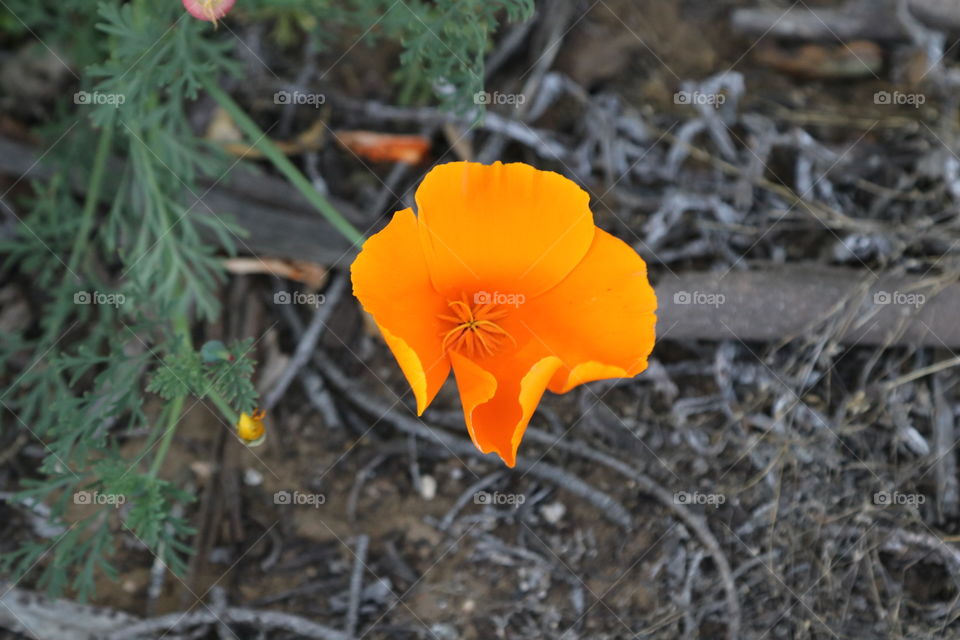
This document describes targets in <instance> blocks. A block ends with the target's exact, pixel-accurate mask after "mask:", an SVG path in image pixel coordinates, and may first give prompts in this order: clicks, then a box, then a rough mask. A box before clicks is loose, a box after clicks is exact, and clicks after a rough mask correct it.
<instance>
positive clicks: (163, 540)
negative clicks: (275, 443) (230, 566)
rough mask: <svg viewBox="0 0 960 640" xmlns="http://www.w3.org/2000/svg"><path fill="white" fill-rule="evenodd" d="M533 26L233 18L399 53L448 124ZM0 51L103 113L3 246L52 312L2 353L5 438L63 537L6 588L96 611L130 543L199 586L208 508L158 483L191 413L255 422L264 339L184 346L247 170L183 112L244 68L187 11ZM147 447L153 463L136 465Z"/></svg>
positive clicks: (74, 11) (96, 25) (390, 16)
mask: <svg viewBox="0 0 960 640" xmlns="http://www.w3.org/2000/svg"><path fill="white" fill-rule="evenodd" d="M532 8H533V7H532V0H493V1H486V0H435V1H429V2H428V1H425V0H401V1H400V2H395V1H394V0H352V1H347V2H343V1H340V0H246V1H245V0H241V1H240V2H238V4H237V6H236V7H235V8H234V11H235V12H236V15H235V16H234V14H231V19H234V18H235V17H236V18H237V19H240V20H250V21H252V20H261V21H265V22H266V23H267V24H268V25H269V27H270V29H271V30H272V31H271V33H272V34H273V36H274V38H275V41H276V43H278V44H279V45H280V46H288V45H292V44H295V43H296V42H298V40H299V39H300V38H302V37H303V36H305V35H308V34H309V35H311V36H313V37H315V38H316V39H317V40H318V41H319V42H320V44H321V46H326V47H334V46H337V45H338V44H343V46H349V45H350V44H352V41H353V40H354V39H360V40H361V41H362V42H363V43H364V44H365V45H370V46H373V45H374V44H375V43H377V42H379V41H381V40H383V39H387V40H390V41H395V42H398V43H400V46H401V47H402V48H403V51H404V53H403V54H402V57H401V62H402V65H401V69H400V71H399V72H398V76H397V77H398V79H399V82H398V97H397V99H398V100H404V99H407V100H410V99H412V98H413V97H414V96H424V95H429V94H430V93H431V92H432V93H433V94H434V95H436V96H437V98H438V100H439V102H440V103H441V104H443V105H444V106H445V107H446V108H448V109H453V110H457V111H461V112H465V113H466V112H472V113H477V112H478V109H477V106H476V105H475V104H474V100H473V96H474V94H475V93H476V92H477V91H480V90H481V89H482V78H483V58H484V53H485V52H486V50H487V48H488V46H489V42H490V36H491V34H492V33H493V32H494V30H495V28H496V25H497V21H498V20H499V19H501V18H508V19H513V20H516V19H520V18H523V17H525V16H529V15H530V13H531V12H532ZM0 33H2V34H3V36H4V38H5V41H8V42H11V43H16V42H18V41H20V42H31V41H33V40H34V39H35V38H37V37H39V38H41V39H42V41H43V44H44V46H46V47H49V48H50V49H51V50H52V51H54V52H56V55H58V56H59V57H61V58H62V59H64V60H66V61H69V63H70V66H71V70H72V71H75V72H76V73H78V74H79V75H80V78H79V81H78V84H77V86H75V87H72V88H71V92H70V94H71V95H70V97H73V96H72V94H73V91H78V92H83V93H81V94H79V95H81V96H82V95H83V94H86V95H88V96H91V95H92V96H100V97H102V98H104V99H103V100H99V99H98V100H92V101H91V103H88V104H82V103H81V104H77V105H74V104H68V103H70V102H72V101H70V100H69V99H68V100H65V101H64V104H62V105H59V106H58V113H59V114H60V115H59V118H58V119H56V120H54V121H52V122H49V123H45V124H44V125H43V126H42V127H40V128H39V130H38V131H37V133H38V134H39V135H40V136H41V137H42V138H43V139H44V140H45V145H44V148H45V149H48V151H47V152H46V153H45V155H44V164H45V165H46V166H48V167H50V168H52V169H53V171H52V172H51V175H52V177H50V178H48V179H44V180H35V181H33V183H32V194H31V195H30V196H29V198H25V199H21V200H20V201H19V202H17V207H18V211H21V212H23V214H22V216H21V217H22V219H23V224H22V225H20V226H19V228H18V229H17V232H16V235H15V236H14V237H13V238H9V239H0V256H2V260H0V268H3V269H5V270H9V269H17V270H19V271H20V273H22V274H30V279H31V285H32V287H33V293H34V294H35V298H36V299H38V300H39V301H40V304H41V309H42V313H41V315H40V320H39V326H38V327H30V328H28V329H26V330H25V331H23V332H21V333H16V334H13V335H9V336H8V335H5V336H3V340H0V379H3V380H4V382H5V386H6V385H8V386H7V388H6V389H5V390H4V392H3V395H2V401H3V407H2V408H3V410H2V411H0V428H2V429H4V430H6V431H11V430H27V429H29V433H30V435H31V437H32V438H35V439H37V440H39V441H40V442H41V443H42V444H43V446H44V448H45V451H46V457H45V458H44V459H43V461H42V463H41V464H40V467H39V469H37V470H36V474H35V475H34V476H33V477H29V478H24V479H22V481H21V487H20V492H19V493H18V494H17V497H16V498H14V501H16V502H19V504H20V507H21V508H22V509H23V510H31V509H33V508H34V507H35V506H37V505H39V504H40V503H42V504H43V505H45V508H46V509H49V514H48V520H49V523H50V525H51V526H53V527H59V533H58V534H57V535H55V536H53V537H52V538H50V539H35V540H34V539H30V540H27V541H26V542H25V543H24V544H22V545H21V546H20V547H18V548H17V549H16V550H15V551H13V552H11V553H8V554H6V555H3V556H2V557H0V571H3V572H6V573H9V574H11V577H13V578H15V579H19V578H20V577H21V576H22V575H24V574H26V573H27V572H30V571H35V572H36V573H37V574H38V577H37V580H38V583H39V585H40V586H41V587H46V588H48V589H49V590H50V591H51V592H52V593H54V594H58V593H60V592H62V591H63V590H65V589H74V590H75V591H76V592H77V594H78V595H79V597H81V598H85V597H87V596H88V595H90V594H91V593H92V592H93V588H94V583H95V579H96V577H97V575H98V574H100V573H105V574H106V575H108V576H115V575H116V569H115V567H114V562H115V558H114V554H115V551H116V549H117V548H118V547H119V546H120V545H118V544H117V542H116V536H117V535H124V536H133V537H135V538H136V539H137V540H138V541H139V542H140V543H141V544H142V545H144V546H145V547H146V549H148V550H149V551H150V553H152V554H154V555H156V556H158V557H159V558H160V559H161V560H162V561H163V562H164V563H165V564H166V565H167V566H169V567H171V568H172V569H173V570H174V571H178V572H179V571H183V570H184V568H185V560H184V559H185V557H186V556H187V555H188V554H189V553H190V547H189V541H190V538H191V536H192V535H193V531H192V530H191V529H190V527H189V526H188V524H187V520H186V519H185V518H184V516H183V515H182V514H183V513H184V512H185V509H186V508H187V506H188V505H189V504H190V503H191V502H192V500H193V498H192V496H191V495H190V494H189V493H187V492H185V491H183V490H182V489H181V488H178V487H177V486H176V485H174V484H173V483H171V482H169V481H168V480H165V479H162V478H160V477H159V475H158V472H159V469H160V468H161V465H162V462H163V460H164V457H165V456H166V455H167V453H168V451H169V450H170V443H171V441H172V439H173V438H174V437H175V434H176V428H177V423H178V420H179V418H180V416H181V413H182V409H183V406H184V401H185V399H186V398H188V397H194V398H209V399H210V400H211V401H213V403H214V404H215V405H216V406H217V407H218V408H220V409H221V411H222V412H223V413H224V418H225V419H230V420H232V419H233V416H234V415H235V414H239V413H240V412H246V413H252V412H253V410H254V408H255V406H256V402H257V394H256V391H255V389H254V387H253V385H252V383H251V377H252V375H253V372H254V362H253V361H252V360H251V358H250V357H249V356H250V351H251V350H252V347H253V339H252V338H248V339H246V340H241V341H238V342H236V343H233V344H230V345H223V344H213V345H204V346H203V347H201V349H200V350H197V349H196V348H195V347H194V346H193V345H192V344H191V341H190V339H189V331H188V327H189V323H190V322H191V321H192V320H195V319H207V320H215V319H216V318H218V317H219V315H220V313H221V309H220V307H219V304H218V302H217V300H218V298H217V295H216V292H217V287H218V284H219V282H220V280H221V279H222V269H221V267H220V264H219V261H218V260H217V258H216V256H215V251H216V248H217V247H223V248H225V249H226V250H227V251H228V252H233V251H234V249H235V247H236V245H237V243H238V242H239V241H240V240H242V232H241V230H240V229H239V228H237V227H236V226H235V225H233V223H232V222H231V221H230V220H229V219H225V218H223V217H222V216H217V215H214V213H213V212H212V211H209V210H208V209H207V208H206V206H205V205H204V204H203V203H202V201H201V195H202V194H203V193H204V190H203V189H202V188H201V186H200V184H201V182H202V181H204V180H207V181H213V180H216V179H218V178H219V177H220V176H222V175H223V174H224V173H225V172H226V171H227V170H228V169H229V168H230V166H231V163H232V160H230V159H229V158H227V157H226V156H225V154H223V153H222V152H220V151H218V150H216V149H214V148H212V147H211V146H210V145H208V144H207V143H206V142H204V141H203V140H200V139H198V138H197V137H196V136H195V134H194V131H193V127H192V125H191V122H190V120H189V118H188V109H189V108H190V107H191V105H192V104H194V101H195V100H196V99H197V97H198V96H199V95H200V93H201V91H202V87H203V86H204V85H205V83H210V82H216V81H218V80H220V79H222V78H225V77H229V76H231V75H232V76H237V75H238V74H239V73H240V70H241V67H240V63H239V62H238V60H237V58H236V54H237V41H236V37H235V36H234V35H233V34H232V33H231V32H230V31H229V30H226V29H219V30H214V29H213V28H212V27H211V25H210V24H209V23H205V22H201V21H198V20H195V19H193V18H191V17H189V16H188V15H187V14H186V13H185V12H184V11H183V8H182V6H181V3H180V2H178V1H177V0H165V1H163V2H158V1H156V0H102V1H100V2H93V1H92V0H6V2H5V3H3V9H2V10H0ZM344 41H346V42H345V43H344ZM78 185H84V186H85V189H84V192H85V194H86V195H85V196H84V197H78V196H77V193H78V191H79V190H78V189H77V186H78ZM24 363H26V364H24ZM157 405H159V406H160V408H159V410H158V409H157V408H156V406H157ZM148 406H149V407H150V409H149V410H147V407H148ZM134 434H135V435H136V438H135V439H134V440H133V441H134V442H138V443H142V446H141V447H140V449H139V451H131V448H130V447H128V446H127V447H124V452H125V453H123V454H121V452H120V450H119V446H118V445H119V443H120V442H121V441H123V440H125V439H128V438H129V437H130V436H132V435H134ZM144 434H146V437H142V436H143V435H144ZM97 496H105V497H107V498H106V501H105V502H104V501H99V500H98V499H97ZM110 496H113V497H114V498H113V499H112V502H111V499H110ZM117 496H122V504H118V501H119V498H117Z"/></svg>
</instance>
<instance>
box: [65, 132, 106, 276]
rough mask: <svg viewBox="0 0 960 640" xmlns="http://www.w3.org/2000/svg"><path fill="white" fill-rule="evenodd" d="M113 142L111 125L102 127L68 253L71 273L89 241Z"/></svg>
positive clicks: (68, 266)
mask: <svg viewBox="0 0 960 640" xmlns="http://www.w3.org/2000/svg"><path fill="white" fill-rule="evenodd" d="M112 142H113V123H112V122H110V123H107V124H106V125H104V127H103V130H102V131H101V132H100V140H99V142H98V143H97V154H96V156H94V158H93V170H92V171H91V172H90V184H89V186H88V187H87V199H86V200H85V201H84V203H83V214H82V216H81V218H80V230H79V231H78V232H77V235H76V237H75V238H74V240H73V248H72V249H71V251H70V263H69V264H68V265H67V268H68V269H69V270H70V271H71V272H73V270H74V269H76V268H77V263H78V262H79V261H80V259H81V257H82V254H83V252H84V250H85V249H86V247H87V242H88V241H89V240H90V229H91V227H93V218H94V214H95V213H96V210H97V203H98V202H99V201H100V189H101V187H103V174H104V172H105V170H106V167H107V159H108V158H109V156H110V145H111V143H112Z"/></svg>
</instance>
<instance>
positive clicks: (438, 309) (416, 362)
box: [350, 209, 450, 414]
mask: <svg viewBox="0 0 960 640" xmlns="http://www.w3.org/2000/svg"><path fill="white" fill-rule="evenodd" d="M417 226H418V225H417V218H416V216H414V215H413V211H412V210H411V209H405V210H403V211H398V212H397V213H395V214H394V215H393V219H392V220H391V221H390V224H388V225H387V226H386V227H385V228H384V229H383V230H382V231H380V232H379V233H377V234H375V235H373V236H371V237H370V238H369V239H368V240H367V241H366V242H365V243H364V245H363V250H362V251H361V252H360V255H359V256H357V259H356V260H354V262H353V265H352V266H351V267H350V275H351V278H352V280H353V294H354V295H355V296H356V297H357V298H358V299H359V300H360V303H361V304H362V305H363V308H364V309H366V310H367V311H368V312H369V313H370V314H371V315H372V316H373V319H374V321H375V322H376V323H377V326H378V327H380V330H381V332H383V337H384V339H385V340H386V342H387V345H388V346H389V347H390V350H391V351H392V352H393V355H394V357H395V358H396V359H397V363H398V364H399V365H400V369H401V370H402V371H403V374H404V375H405V376H406V378H407V381H408V382H409V383H410V386H411V388H412V389H413V394H414V396H415V397H416V399H417V413H418V414H422V413H423V411H424V409H426V408H427V405H429V404H430V402H431V401H432V400H433V398H434V396H436V395H437V391H439V390H440V387H441V385H443V382H444V380H446V379H447V375H448V374H449V373H450V359H449V358H448V357H447V356H446V355H445V354H444V352H443V348H442V345H441V339H440V336H441V334H442V331H441V330H442V328H443V327H442V325H441V323H440V320H439V318H438V316H439V315H440V314H441V313H443V312H445V311H446V309H447V304H446V301H445V300H444V299H443V298H441V297H440V296H439V295H438V294H437V292H436V291H435V290H434V288H433V285H432V284H431V283H430V277H429V275H428V274H427V264H426V261H425V259H424V256H423V250H422V249H421V246H420V240H419V237H418V232H417Z"/></svg>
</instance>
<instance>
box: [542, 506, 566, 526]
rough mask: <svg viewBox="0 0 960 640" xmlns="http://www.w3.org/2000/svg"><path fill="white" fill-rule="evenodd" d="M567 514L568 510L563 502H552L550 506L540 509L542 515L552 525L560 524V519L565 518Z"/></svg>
mask: <svg viewBox="0 0 960 640" xmlns="http://www.w3.org/2000/svg"><path fill="white" fill-rule="evenodd" d="M566 512H567V508H566V507H565V506H563V503H562V502H551V503H550V504H545V505H543V506H542V507H540V515H542V516H543V519H544V520H546V521H547V522H549V523H550V524H557V523H558V522H560V519H561V518H563V515H564V514H565V513H566Z"/></svg>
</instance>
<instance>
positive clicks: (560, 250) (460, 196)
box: [351, 162, 657, 467]
mask: <svg viewBox="0 0 960 640" xmlns="http://www.w3.org/2000/svg"><path fill="white" fill-rule="evenodd" d="M589 201H590V198H589V196H588V195H587V193H586V192H585V191H583V190H582V189H580V188H579V187H578V186H577V185H576V184H574V183H573V182H571V181H570V180H568V179H566V178H564V177H563V176H561V175H559V174H556V173H553V172H549V171H539V170H537V169H535V168H533V167H531V166H528V165H525V164H501V163H499V162H497V163H495V164H493V165H483V164H477V163H471V162H452V163H450V164H444V165H440V166H437V167H435V168H434V169H433V170H432V171H430V173H429V174H427V176H426V177H425V178H424V180H423V182H422V183H421V184H420V186H419V188H418V189H417V193H416V203H417V210H418V212H417V214H416V215H415V214H414V212H413V210H412V209H405V210H403V211H398V212H397V213H395V214H394V216H393V219H392V220H391V221H390V224H388V225H387V226H386V227H385V228H384V229H383V230H382V231H380V232H379V233H377V234H376V235H374V236H372V237H370V238H369V239H368V240H367V241H366V243H365V244H364V246H363V250H362V251H361V252H360V255H359V256H358V257H357V259H356V260H355V261H354V263H353V266H352V267H351V276H352V279H353V291H354V295H356V297H357V298H358V299H359V300H360V302H361V304H362V305H363V308H364V309H366V310H367V311H368V312H370V314H371V315H372V316H373V318H374V320H375V322H376V323H377V326H378V327H379V328H380V330H381V331H382V333H383V337H384V339H385V340H386V342H387V345H388V346H389V347H390V349H391V351H392V352H393V355H394V356H395V357H396V359H397V362H398V363H399V365H400V369H401V370H402V371H403V374H404V375H405V376H406V378H407V381H408V382H409V383H410V386H411V387H412V388H413V393H414V396H415V397H416V400H417V413H418V414H423V411H424V410H425V409H426V408H427V405H429V404H430V402H431V401H432V400H433V398H434V396H436V394H437V391H439V389H440V387H441V385H442V384H443V382H444V381H445V380H446V378H447V376H448V374H449V372H450V369H451V368H452V369H453V372H454V376H455V377H456V380H457V387H458V388H459V391H460V400H461V402H462V404H463V413H464V417H465V419H466V423H467V430H468V431H469V433H470V438H471V439H472V440H473V442H474V444H475V445H476V446H477V447H478V448H479V449H480V450H481V451H483V452H484V453H489V452H491V451H495V452H496V453H497V454H499V456H500V457H501V458H502V459H503V461H504V462H505V463H506V464H507V465H508V466H511V467H512V466H513V465H514V464H515V463H516V455H517V448H518V447H519V446H520V439H521V438H522V437H523V433H524V431H525V430H526V428H527V423H528V422H529V421H530V417H531V416H532V415H533V411H534V409H535V408H536V406H537V403H539V401H540V398H541V396H542V395H543V392H544V390H545V389H550V391H553V392H554V393H564V392H566V391H569V390H570V389H572V388H573V387H575V386H577V385H579V384H582V383H584V382H590V381H592V380H601V379H607V378H626V377H632V376H635V375H637V374H638V373H640V372H641V371H643V370H644V369H646V367H647V356H649V355H650V351H651V350H652V349H653V343H654V325H655V324H656V315H655V311H656V307H657V300H656V296H655V294H654V292H653V289H652V288H651V287H650V283H649V282H648V281H647V267H646V264H645V263H644V262H643V260H642V259H641V258H640V256H638V255H637V253H636V252H635V251H634V250H633V249H632V248H630V247H629V246H628V245H627V244H626V243H624V242H623V241H621V240H619V239H617V238H615V237H614V236H612V235H610V234H609V233H606V232H605V231H603V230H601V229H599V228H597V227H596V226H595V225H594V223H593V214H592V213H591V212H590V207H589Z"/></svg>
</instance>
